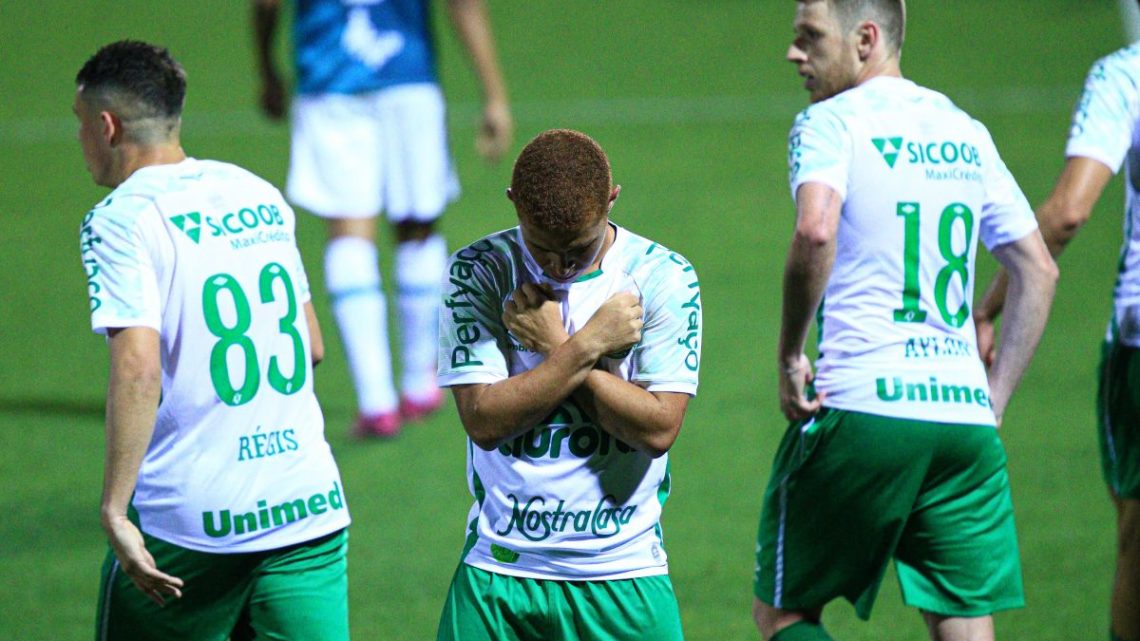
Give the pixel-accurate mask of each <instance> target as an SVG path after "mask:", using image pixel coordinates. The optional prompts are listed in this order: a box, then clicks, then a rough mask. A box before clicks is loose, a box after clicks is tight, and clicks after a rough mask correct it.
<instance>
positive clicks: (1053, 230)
mask: <svg viewBox="0 0 1140 641" xmlns="http://www.w3.org/2000/svg"><path fill="white" fill-rule="evenodd" d="M1111 178H1112V169H1111V168H1109V167H1108V166H1107V165H1105V164H1104V163H1102V162H1100V161H1098V160H1093V159H1091V158H1086V157H1084V156H1071V157H1070V158H1069V159H1068V160H1067V161H1065V168H1064V169H1062V170H1061V175H1060V176H1059V177H1058V178H1057V184H1056V185H1055V186H1054V187H1053V192H1052V193H1050V194H1049V198H1048V199H1046V200H1045V202H1044V203H1042V205H1041V206H1040V207H1039V208H1038V209H1037V224H1038V225H1040V227H1041V236H1042V237H1043V238H1044V239H1045V245H1046V246H1047V247H1048V248H1049V253H1051V254H1052V255H1053V256H1054V257H1057V256H1060V255H1061V252H1063V251H1064V250H1065V247H1066V246H1067V245H1068V244H1069V241H1071V240H1072V239H1073V238H1074V237H1075V236H1076V235H1077V232H1079V231H1080V230H1081V227H1084V225H1085V223H1086V222H1088V219H1089V217H1090V216H1091V215H1092V210H1093V206H1094V205H1096V201H1097V200H1098V199H1100V195H1101V193H1102V192H1103V191H1104V188H1105V186H1106V185H1107V184H1108V181H1109V180H1110V179H1111ZM1008 286H1009V274H1007V273H1006V271H1005V270H1004V269H1000V270H998V273H997V274H996V275H995V276H994V279H993V280H992V281H991V282H990V285H989V287H987V288H986V293H985V295H984V296H982V300H981V302H980V303H979V304H978V306H977V307H976V308H975V309H974V325H975V327H976V328H977V332H978V354H980V355H981V357H982V360H983V361H984V362H985V363H986V365H987V366H991V365H993V361H994V357H995V355H996V353H997V352H996V347H997V345H996V335H995V331H994V322H995V321H996V320H997V318H998V316H1000V315H1001V312H1002V308H1003V307H1004V306H1005V299H1006V289H1007V288H1008Z"/></svg>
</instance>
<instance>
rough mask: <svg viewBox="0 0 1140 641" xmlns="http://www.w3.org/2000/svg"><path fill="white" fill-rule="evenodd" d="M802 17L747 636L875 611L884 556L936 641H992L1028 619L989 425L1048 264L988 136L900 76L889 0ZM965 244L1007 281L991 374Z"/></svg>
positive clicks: (897, 4)
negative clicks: (790, 215) (812, 346)
mask: <svg viewBox="0 0 1140 641" xmlns="http://www.w3.org/2000/svg"><path fill="white" fill-rule="evenodd" d="M795 6H796V15H795V21H794V31H795V39H794V41H793V42H792V45H791V47H790V48H789V49H788V53H787V60H788V61H789V62H791V63H792V64H794V65H795V66H796V68H797V71H798V72H799V74H800V75H801V76H802V77H804V79H805V82H804V86H805V88H806V89H807V90H808V92H809V94H810V97H811V101H812V103H814V104H813V105H812V106H810V107H808V108H807V109H806V110H804V111H803V112H802V113H800V114H799V116H797V118H796V120H795V124H794V125H793V127H792V131H791V134H790V136H789V139H788V162H789V169H790V171H789V173H790V182H791V188H792V194H793V197H794V199H795V203H796V226H795V232H794V234H793V237H792V241H791V246H790V248H789V250H788V256H787V261H786V266H785V273H784V303H783V319H782V324H781V331H780V338H779V353H778V365H779V374H778V376H779V396H780V406H781V409H782V410H783V412H784V415H785V416H786V417H787V419H788V420H789V421H791V422H792V423H791V425H789V427H788V430H787V432H786V434H785V436H784V440H783V442H782V443H781V444H780V447H779V450H778V451H777V453H776V457H775V462H774V464H773V468H772V474H771V477H770V480H769V483H768V489H767V491H766V492H765V496H764V504H763V512H762V514H761V519H760V533H759V538H758V546H757V553H756V562H757V564H756V567H757V569H756V580H755V586H754V593H755V596H756V600H755V602H754V604H753V614H754V618H755V620H756V625H757V627H758V628H759V630H760V633H761V635H762V636H763V637H764V639H776V640H777V641H805V640H814V641H819V640H825V639H829V638H830V637H829V636H828V634H827V633H826V632H825V631H824V629H823V627H822V625H821V623H820V621H821V616H822V613H823V609H824V607H825V606H826V605H827V604H828V603H829V602H831V601H832V600H834V599H837V598H840V597H844V598H846V599H847V600H849V601H850V602H851V603H852V604H854V605H855V611H856V613H857V614H858V615H859V616H860V617H861V618H864V619H866V618H868V617H869V616H870V612H871V607H872V605H873V603H874V600H875V596H876V593H877V591H878V587H879V583H880V581H881V580H882V576H883V573H884V572H885V571H886V568H887V565H888V563H889V562H890V561H891V559H892V558H893V559H894V561H895V564H896V568H897V569H898V574H899V583H900V584H901V586H902V590H903V598H904V601H905V602H906V603H907V604H908V605H910V606H912V607H915V608H918V609H919V610H920V611H921V612H922V614H923V617H924V619H925V621H926V623H927V627H928V629H929V632H930V636H931V638H933V639H936V640H942V641H967V640H969V641H986V640H988V639H992V638H993V621H992V618H991V614H992V613H993V612H995V611H997V610H1002V609H1006V608H1013V607H1020V606H1022V605H1023V604H1024V596H1023V592H1022V584H1021V566H1020V561H1019V555H1018V549H1017V538H1016V535H1015V530H1014V522H1013V509H1012V503H1011V500H1010V491H1009V480H1008V476H1007V473H1006V457H1005V451H1004V449H1003V448H1002V445H1001V441H1000V440H999V438H998V434H997V430H996V429H995V425H996V424H1000V421H1001V417H1002V415H1003V413H1004V411H1005V409H1006V406H1007V404H1008V402H1009V399H1010V396H1011V395H1012V394H1013V391H1014V389H1015V388H1016V387H1017V384H1018V381H1019V380H1020V379H1021V376H1022V374H1023V373H1024V371H1025V369H1026V367H1027V366H1028V364H1029V360H1030V358H1031V356H1032V354H1033V352H1034V350H1035V349H1036V346H1037V342H1038V340H1039V339H1040V336H1041V333H1042V331H1043V329H1044V326H1045V321H1046V317H1047V315H1048V310H1049V305H1050V303H1051V301H1052V297H1053V288H1054V285H1055V280H1056V278H1057V271H1056V266H1055V265H1054V264H1053V260H1052V259H1051V258H1050V257H1049V253H1048V250H1047V248H1046V247H1045V244H1044V242H1043V241H1042V239H1041V235H1040V234H1039V233H1038V232H1037V225H1036V223H1035V221H1034V218H1033V211H1032V209H1031V208H1030V207H1029V204H1028V203H1027V202H1026V201H1025V197H1024V196H1023V195H1022V193H1021V190H1020V189H1019V188H1018V186H1017V184H1016V182H1015V181H1014V179H1013V177H1012V176H1011V175H1010V173H1009V171H1008V170H1007V169H1006V167H1005V165H1004V164H1003V163H1002V160H1001V158H1000V156H999V155H998V153H997V150H996V149H995V148H994V144H993V141H992V140H991V138H990V135H989V133H988V132H987V130H986V129H985V127H984V126H982V125H981V123H979V122H977V121H976V120H974V119H972V118H971V117H970V116H969V115H967V114H965V113H964V112H962V111H961V110H960V109H958V108H957V107H956V106H954V104H953V103H951V102H950V100H949V99H947V98H946V97H945V96H943V95H942V94H939V93H937V92H935V91H931V90H929V89H925V88H923V87H920V86H918V85H916V84H914V83H913V82H910V81H909V80H905V79H903V78H902V73H901V70H900V68H899V58H900V55H901V51H902V45H903V34H904V30H905V6H904V4H903V2H902V0H799V1H798V2H797V3H796V5H795ZM935 163H937V164H935ZM979 238H980V239H981V240H982V241H983V242H984V243H985V245H986V247H988V248H989V249H990V251H991V252H993V254H994V256H995V257H996V258H997V259H998V261H999V262H1000V263H1001V264H1003V265H1005V266H1006V267H1007V268H1008V269H1009V270H1010V273H1011V275H1012V281H1013V285H1012V286H1011V296H1010V305H1009V315H1008V317H1007V320H1006V324H1007V332H1008V333H1007V340H1006V341H1005V342H1004V343H1003V344H1002V347H1001V350H1000V351H999V352H998V354H997V358H996V360H995V362H994V365H993V367H992V368H991V369H990V371H989V376H988V379H987V373H986V370H985V368H984V367H983V365H982V362H981V361H980V360H979V359H978V357H977V352H976V345H975V334H974V328H973V327H972V326H971V317H970V313H969V308H970V302H971V301H972V300H973V274H974V273H975V255H976V249H977V242H978V239H979ZM817 314H818V316H817ZM814 318H818V319H819V320H818V323H819V332H820V344H819V353H820V357H819V361H818V363H817V364H818V372H816V373H814V374H813V372H812V363H811V362H810V360H809V359H808V357H807V356H806V355H805V353H804V351H805V344H806V342H807V336H808V331H809V328H810V326H811V323H812V320H813V319H814ZM813 383H814V392H813V390H812V384H813Z"/></svg>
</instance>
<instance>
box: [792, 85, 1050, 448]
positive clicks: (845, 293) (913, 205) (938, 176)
mask: <svg viewBox="0 0 1140 641" xmlns="http://www.w3.org/2000/svg"><path fill="white" fill-rule="evenodd" d="M899 104H906V105H907V106H908V107H909V108H908V109H899V108H898V105H899ZM788 153H789V156H790V157H789V163H790V167H791V169H790V174H791V175H790V181H791V187H792V193H793V194H795V193H796V191H797V189H798V188H799V187H800V185H803V184H805V183H809V182H817V183H823V184H825V185H827V186H828V187H831V188H832V189H834V190H835V191H836V192H837V193H838V194H839V195H840V197H841V198H842V199H843V203H844V204H843V214H842V220H841V222H840V224H839V232H838V239H837V247H838V249H837V254H836V257H835V265H834V268H833V269H832V272H831V277H830V279H829V280H828V283H827V288H826V291H825V294H824V299H823V305H822V309H821V311H820V314H819V319H820V330H821V333H820V336H821V338H820V344H819V351H820V357H819V360H818V362H817V365H818V373H817V377H816V381H815V382H816V389H817V390H818V391H820V392H823V393H825V394H826V400H825V401H824V404H825V405H826V406H828V407H834V408H837V409H843V410H850V411H859V412H867V413H870V414H876V415H880V416H889V417H896V418H920V419H924V420H933V421H941V422H947V423H968V424H982V425H993V424H994V415H993V412H992V411H991V409H990V403H989V386H988V383H987V379H986V372H985V369H984V368H983V366H982V363H981V361H980V360H979V358H978V355H977V347H976V336H975V332H974V325H973V319H972V316H971V314H970V311H971V301H972V300H973V293H974V276H975V273H976V272H975V257H976V248H977V242H976V241H977V240H981V241H982V242H983V243H985V245H986V247H987V248H990V249H992V248H994V247H997V246H1000V245H1003V244H1006V243H1009V242H1012V241H1015V240H1018V239H1020V238H1022V237H1024V236H1025V235H1027V234H1029V233H1031V232H1033V231H1034V230H1035V229H1036V221H1035V219H1034V216H1033V210H1032V208H1031V207H1030V206H1029V203H1028V202H1027V201H1026V199H1025V196H1024V195H1023V194H1022V192H1021V190H1020V189H1019V188H1018V186H1017V184H1016V182H1015V181H1014V179H1013V177H1012V176H1011V175H1010V173H1009V171H1008V170H1007V169H1006V166H1005V164H1004V163H1003V162H1002V160H1001V158H1000V157H999V156H998V153H997V150H996V148H995V147H994V143H993V140H992V139H991V138H990V135H989V133H988V132H987V130H986V128H985V127H984V126H983V125H982V124H981V123H979V122H978V121H976V120H974V119H973V118H971V117H970V116H969V115H967V114H966V113H965V112H963V111H961V110H960V109H958V108H957V107H956V106H955V105H954V104H953V103H952V102H951V101H950V100H949V99H948V98H946V97H945V96H943V95H942V94H940V93H938V92H936V91H933V90H930V89H927V88H923V87H920V86H918V85H916V84H915V83H913V82H911V81H909V80H905V79H902V78H892V77H878V78H874V79H872V80H869V81H867V82H865V83H863V84H861V85H859V86H857V87H854V88H852V89H849V90H847V91H844V92H842V93H840V94H839V95H837V96H835V97H833V98H831V99H829V100H826V101H823V102H820V103H817V104H815V105H812V106H811V107H809V108H808V109H806V110H805V111H803V112H802V113H801V114H800V115H799V116H798V117H797V119H796V122H795V125H794V127H793V129H792V132H791V135H790V138H789V152H788Z"/></svg>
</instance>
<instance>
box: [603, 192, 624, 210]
mask: <svg viewBox="0 0 1140 641" xmlns="http://www.w3.org/2000/svg"><path fill="white" fill-rule="evenodd" d="M620 195H621V185H614V188H613V189H612V190H610V202H609V204H608V205H607V206H606V212H609V211H610V210H611V209H613V208H614V203H615V202H617V199H618V196H620Z"/></svg>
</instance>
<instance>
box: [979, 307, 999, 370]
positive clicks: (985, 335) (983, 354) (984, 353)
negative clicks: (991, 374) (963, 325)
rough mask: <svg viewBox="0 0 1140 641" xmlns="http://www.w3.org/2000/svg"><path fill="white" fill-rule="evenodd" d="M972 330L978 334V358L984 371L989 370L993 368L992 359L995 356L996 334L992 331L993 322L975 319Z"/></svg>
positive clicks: (985, 319)
mask: <svg viewBox="0 0 1140 641" xmlns="http://www.w3.org/2000/svg"><path fill="white" fill-rule="evenodd" d="M974 329H975V330H976V331H977V333H978V356H979V357H980V358H981V359H982V364H984V365H985V366H986V369H989V368H990V367H992V366H993V364H994V357H995V356H996V355H997V332H996V330H995V329H994V322H993V320H992V319H988V318H977V317H975V318H974Z"/></svg>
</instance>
